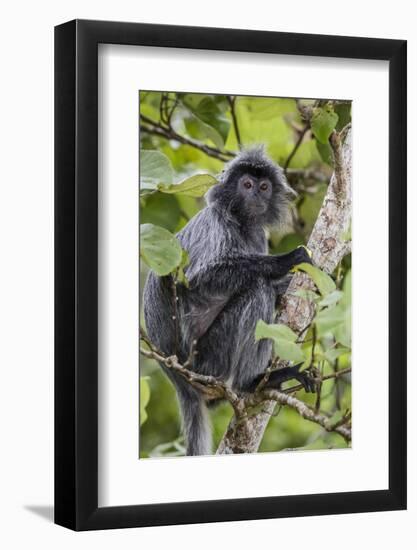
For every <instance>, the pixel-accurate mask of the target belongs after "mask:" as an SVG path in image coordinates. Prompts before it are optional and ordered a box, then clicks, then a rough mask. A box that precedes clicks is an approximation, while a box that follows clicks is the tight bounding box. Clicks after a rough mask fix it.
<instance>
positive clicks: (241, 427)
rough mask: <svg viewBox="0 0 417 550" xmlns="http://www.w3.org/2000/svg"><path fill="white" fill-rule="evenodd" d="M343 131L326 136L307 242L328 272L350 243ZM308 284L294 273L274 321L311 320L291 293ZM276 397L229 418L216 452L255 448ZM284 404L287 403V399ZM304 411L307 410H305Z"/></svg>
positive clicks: (310, 309) (298, 325) (309, 310)
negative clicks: (322, 189) (322, 176)
mask: <svg viewBox="0 0 417 550" xmlns="http://www.w3.org/2000/svg"><path fill="white" fill-rule="evenodd" d="M344 133H345V135H346V137H345V140H344V143H343V145H341V138H340V135H339V134H337V133H336V132H334V133H333V134H332V136H331V138H330V143H331V146H332V149H333V154H334V166H335V169H334V173H333V175H332V178H331V180H330V183H329V187H328V190H327V193H326V196H325V198H324V201H323V205H322V207H321V210H320V212H319V215H318V218H317V220H316V223H315V225H314V228H313V231H312V233H311V236H310V239H309V241H308V245H307V246H308V248H309V249H310V250H311V252H312V258H313V262H314V263H315V265H316V266H317V267H319V268H321V269H323V270H324V271H326V272H327V273H332V272H333V271H334V269H335V268H336V266H337V265H338V263H339V262H340V261H341V260H342V258H343V257H344V256H345V255H346V254H347V253H348V252H349V251H350V243H347V242H346V239H345V238H344V234H346V232H347V231H348V230H349V227H350V223H351V208H352V147H351V139H352V136H351V129H350V128H348V129H347V131H346V132H344ZM312 288H314V285H313V283H312V281H311V279H310V278H309V277H308V276H307V275H306V274H304V273H296V274H295V276H294V277H293V280H292V281H291V284H290V286H289V288H288V291H287V293H286V294H285V296H284V297H283V300H282V309H281V311H280V314H279V317H278V320H277V322H279V323H285V324H286V325H288V326H290V327H291V328H292V329H293V330H294V331H296V332H297V333H301V332H302V331H303V330H304V329H305V327H306V326H308V325H309V323H311V321H312V319H313V317H314V313H315V310H314V304H313V303H312V302H311V301H309V300H307V299H305V298H302V297H300V296H296V295H295V293H296V292H297V290H300V289H304V290H306V289H312ZM277 401H278V402H279V399H278V400H277V399H274V400H273V401H266V402H264V403H263V404H262V410H261V411H260V412H258V413H257V414H254V415H251V416H249V417H241V418H240V419H239V420H238V421H237V420H236V418H233V419H232V421H231V422H230V424H229V427H228V429H227V430H226V433H225V435H224V437H223V439H222V441H221V442H220V445H219V448H218V450H217V454H235V453H252V452H256V451H257V450H258V448H259V445H260V443H261V441H262V437H263V434H264V431H265V429H266V427H267V425H268V422H269V419H270V417H271V414H272V413H273V411H274V408H275V405H276V403H277ZM297 401H298V400H297ZM285 404H287V405H289V403H288V402H287V403H285ZM290 406H291V405H290ZM294 408H297V407H294ZM299 412H300V411H299ZM307 413H308V414H310V413H309V412H308V411H307ZM307 417H308V416H307ZM307 417H306V418H307ZM326 429H327V428H326ZM341 435H343V434H341Z"/></svg>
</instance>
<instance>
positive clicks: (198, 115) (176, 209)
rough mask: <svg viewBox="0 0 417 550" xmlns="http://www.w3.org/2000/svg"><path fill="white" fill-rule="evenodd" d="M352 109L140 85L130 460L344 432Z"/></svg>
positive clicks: (316, 444) (311, 444)
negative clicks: (136, 334) (134, 449)
mask: <svg viewBox="0 0 417 550" xmlns="http://www.w3.org/2000/svg"><path fill="white" fill-rule="evenodd" d="M351 107H352V106H351V101H349V100H345V99H334V98H333V99H321V98H302V97H300V98H283V97H250V96H245V95H220V94H209V93H207V94H202V93H199V94H197V93H186V92H181V93H180V92H173V91H143V90H142V91H140V92H139V135H140V152H139V164H140V174H139V179H140V184H139V190H138V191H139V208H140V218H139V221H140V250H139V258H138V261H139V262H140V357H139V396H140V410H139V411H138V412H139V415H138V416H139V421H138V431H139V449H140V459H147V458H154V457H181V456H199V455H214V454H238V453H256V452H290V451H294V452H295V451H300V450H305V451H307V450H311V451H313V450H324V449H326V450H329V449H340V448H349V447H350V446H351V441H352V424H351V415H352V407H351V398H352V396H351V376H352V366H351V345H352V344H351V274H352V262H351V247H352V237H351V234H352V228H351V156H352V150H351V132H352V116H351Z"/></svg>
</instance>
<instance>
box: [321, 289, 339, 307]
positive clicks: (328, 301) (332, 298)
mask: <svg viewBox="0 0 417 550" xmlns="http://www.w3.org/2000/svg"><path fill="white" fill-rule="evenodd" d="M342 298H343V292H342V291H341V290H333V292H330V294H327V296H326V297H325V298H323V300H320V302H319V306H321V307H326V306H332V305H334V304H337V302H339V301H340V300H341V299H342Z"/></svg>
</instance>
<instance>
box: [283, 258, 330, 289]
mask: <svg viewBox="0 0 417 550" xmlns="http://www.w3.org/2000/svg"><path fill="white" fill-rule="evenodd" d="M293 271H304V272H305V273H307V274H308V275H309V276H310V277H311V279H312V280H313V282H314V284H315V285H316V287H317V288H318V290H319V292H320V294H321V295H322V296H326V295H327V294H330V293H331V292H333V291H334V290H336V285H335V283H334V281H333V279H332V278H331V277H330V275H327V273H325V272H324V271H321V269H319V268H318V267H315V266H314V265H311V264H307V263H302V264H298V265H296V266H295V267H294V268H293Z"/></svg>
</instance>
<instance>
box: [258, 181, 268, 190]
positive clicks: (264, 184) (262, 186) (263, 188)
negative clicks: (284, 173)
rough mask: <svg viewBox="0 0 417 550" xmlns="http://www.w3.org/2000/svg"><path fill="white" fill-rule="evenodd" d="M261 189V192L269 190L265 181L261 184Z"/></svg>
mask: <svg viewBox="0 0 417 550" xmlns="http://www.w3.org/2000/svg"><path fill="white" fill-rule="evenodd" d="M259 189H260V190H261V191H266V190H267V189H268V184H267V183H266V182H265V181H264V182H262V183H261V185H260V186H259Z"/></svg>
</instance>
